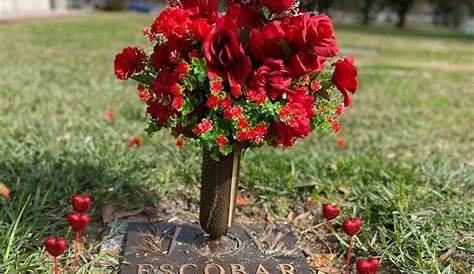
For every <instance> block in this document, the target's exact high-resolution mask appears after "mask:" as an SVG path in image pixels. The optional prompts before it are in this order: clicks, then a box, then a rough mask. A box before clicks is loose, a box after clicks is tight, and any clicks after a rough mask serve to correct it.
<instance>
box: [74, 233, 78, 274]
mask: <svg viewBox="0 0 474 274" xmlns="http://www.w3.org/2000/svg"><path fill="white" fill-rule="evenodd" d="M78 242H79V232H76V242H75V244H74V269H75V268H76V266H77V252H78V250H77V246H78Z"/></svg>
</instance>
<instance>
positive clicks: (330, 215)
mask: <svg viewBox="0 0 474 274" xmlns="http://www.w3.org/2000/svg"><path fill="white" fill-rule="evenodd" d="M339 214H341V208H340V207H339V205H330V204H324V205H323V215H324V217H325V218H326V219H327V220H328V221H331V220H333V219H335V218H336V217H337V216H339Z"/></svg>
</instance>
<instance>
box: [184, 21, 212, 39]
mask: <svg viewBox="0 0 474 274" xmlns="http://www.w3.org/2000/svg"><path fill="white" fill-rule="evenodd" d="M211 30H212V27H211V25H210V24H209V23H208V22H207V20H206V19H203V18H199V19H196V20H194V21H192V22H191V24H190V25H189V31H190V33H191V35H192V36H193V37H194V38H196V40H199V41H201V42H202V41H204V39H206V37H207V35H208V34H209V33H210V32H211Z"/></svg>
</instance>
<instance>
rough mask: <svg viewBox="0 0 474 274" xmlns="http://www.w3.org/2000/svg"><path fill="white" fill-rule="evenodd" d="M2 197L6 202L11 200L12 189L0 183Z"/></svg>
mask: <svg viewBox="0 0 474 274" xmlns="http://www.w3.org/2000/svg"><path fill="white" fill-rule="evenodd" d="M0 196H2V197H3V198H4V199H5V200H8V199H10V189H9V188H8V187H7V186H6V185H4V184H3V183H1V182H0Z"/></svg>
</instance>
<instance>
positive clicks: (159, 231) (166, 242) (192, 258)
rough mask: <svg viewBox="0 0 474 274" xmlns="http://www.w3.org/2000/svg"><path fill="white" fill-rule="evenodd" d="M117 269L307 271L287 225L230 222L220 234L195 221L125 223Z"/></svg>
mask: <svg viewBox="0 0 474 274" xmlns="http://www.w3.org/2000/svg"><path fill="white" fill-rule="evenodd" d="M121 273H122V274H145V273H176V274H179V273H209V274H211V273H219V274H221V273H222V274H223V273H231V274H234V273H235V274H238V273H248V274H254V273H272V274H273V273H275V274H277V273H281V274H296V273H303V274H306V273H312V271H311V269H310V268H309V266H308V264H307V261H306V258H305V256H304V254H303V253H302V252H301V250H300V249H299V248H298V245H297V240H296V238H295V237H294V236H293V234H292V233H291V232H290V230H289V227H287V226H283V227H263V226H259V225H253V226H242V225H235V226H234V227H233V228H232V229H231V231H230V232H229V233H228V234H227V235H226V236H223V237H221V238H220V239H219V240H211V238H210V237H209V236H208V235H203V232H202V230H201V229H200V227H199V226H198V225H197V224H190V223H170V222H166V221H163V222H153V223H129V224H128V228H127V229H126V240H125V248H124V257H123V264H122V270H121Z"/></svg>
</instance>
